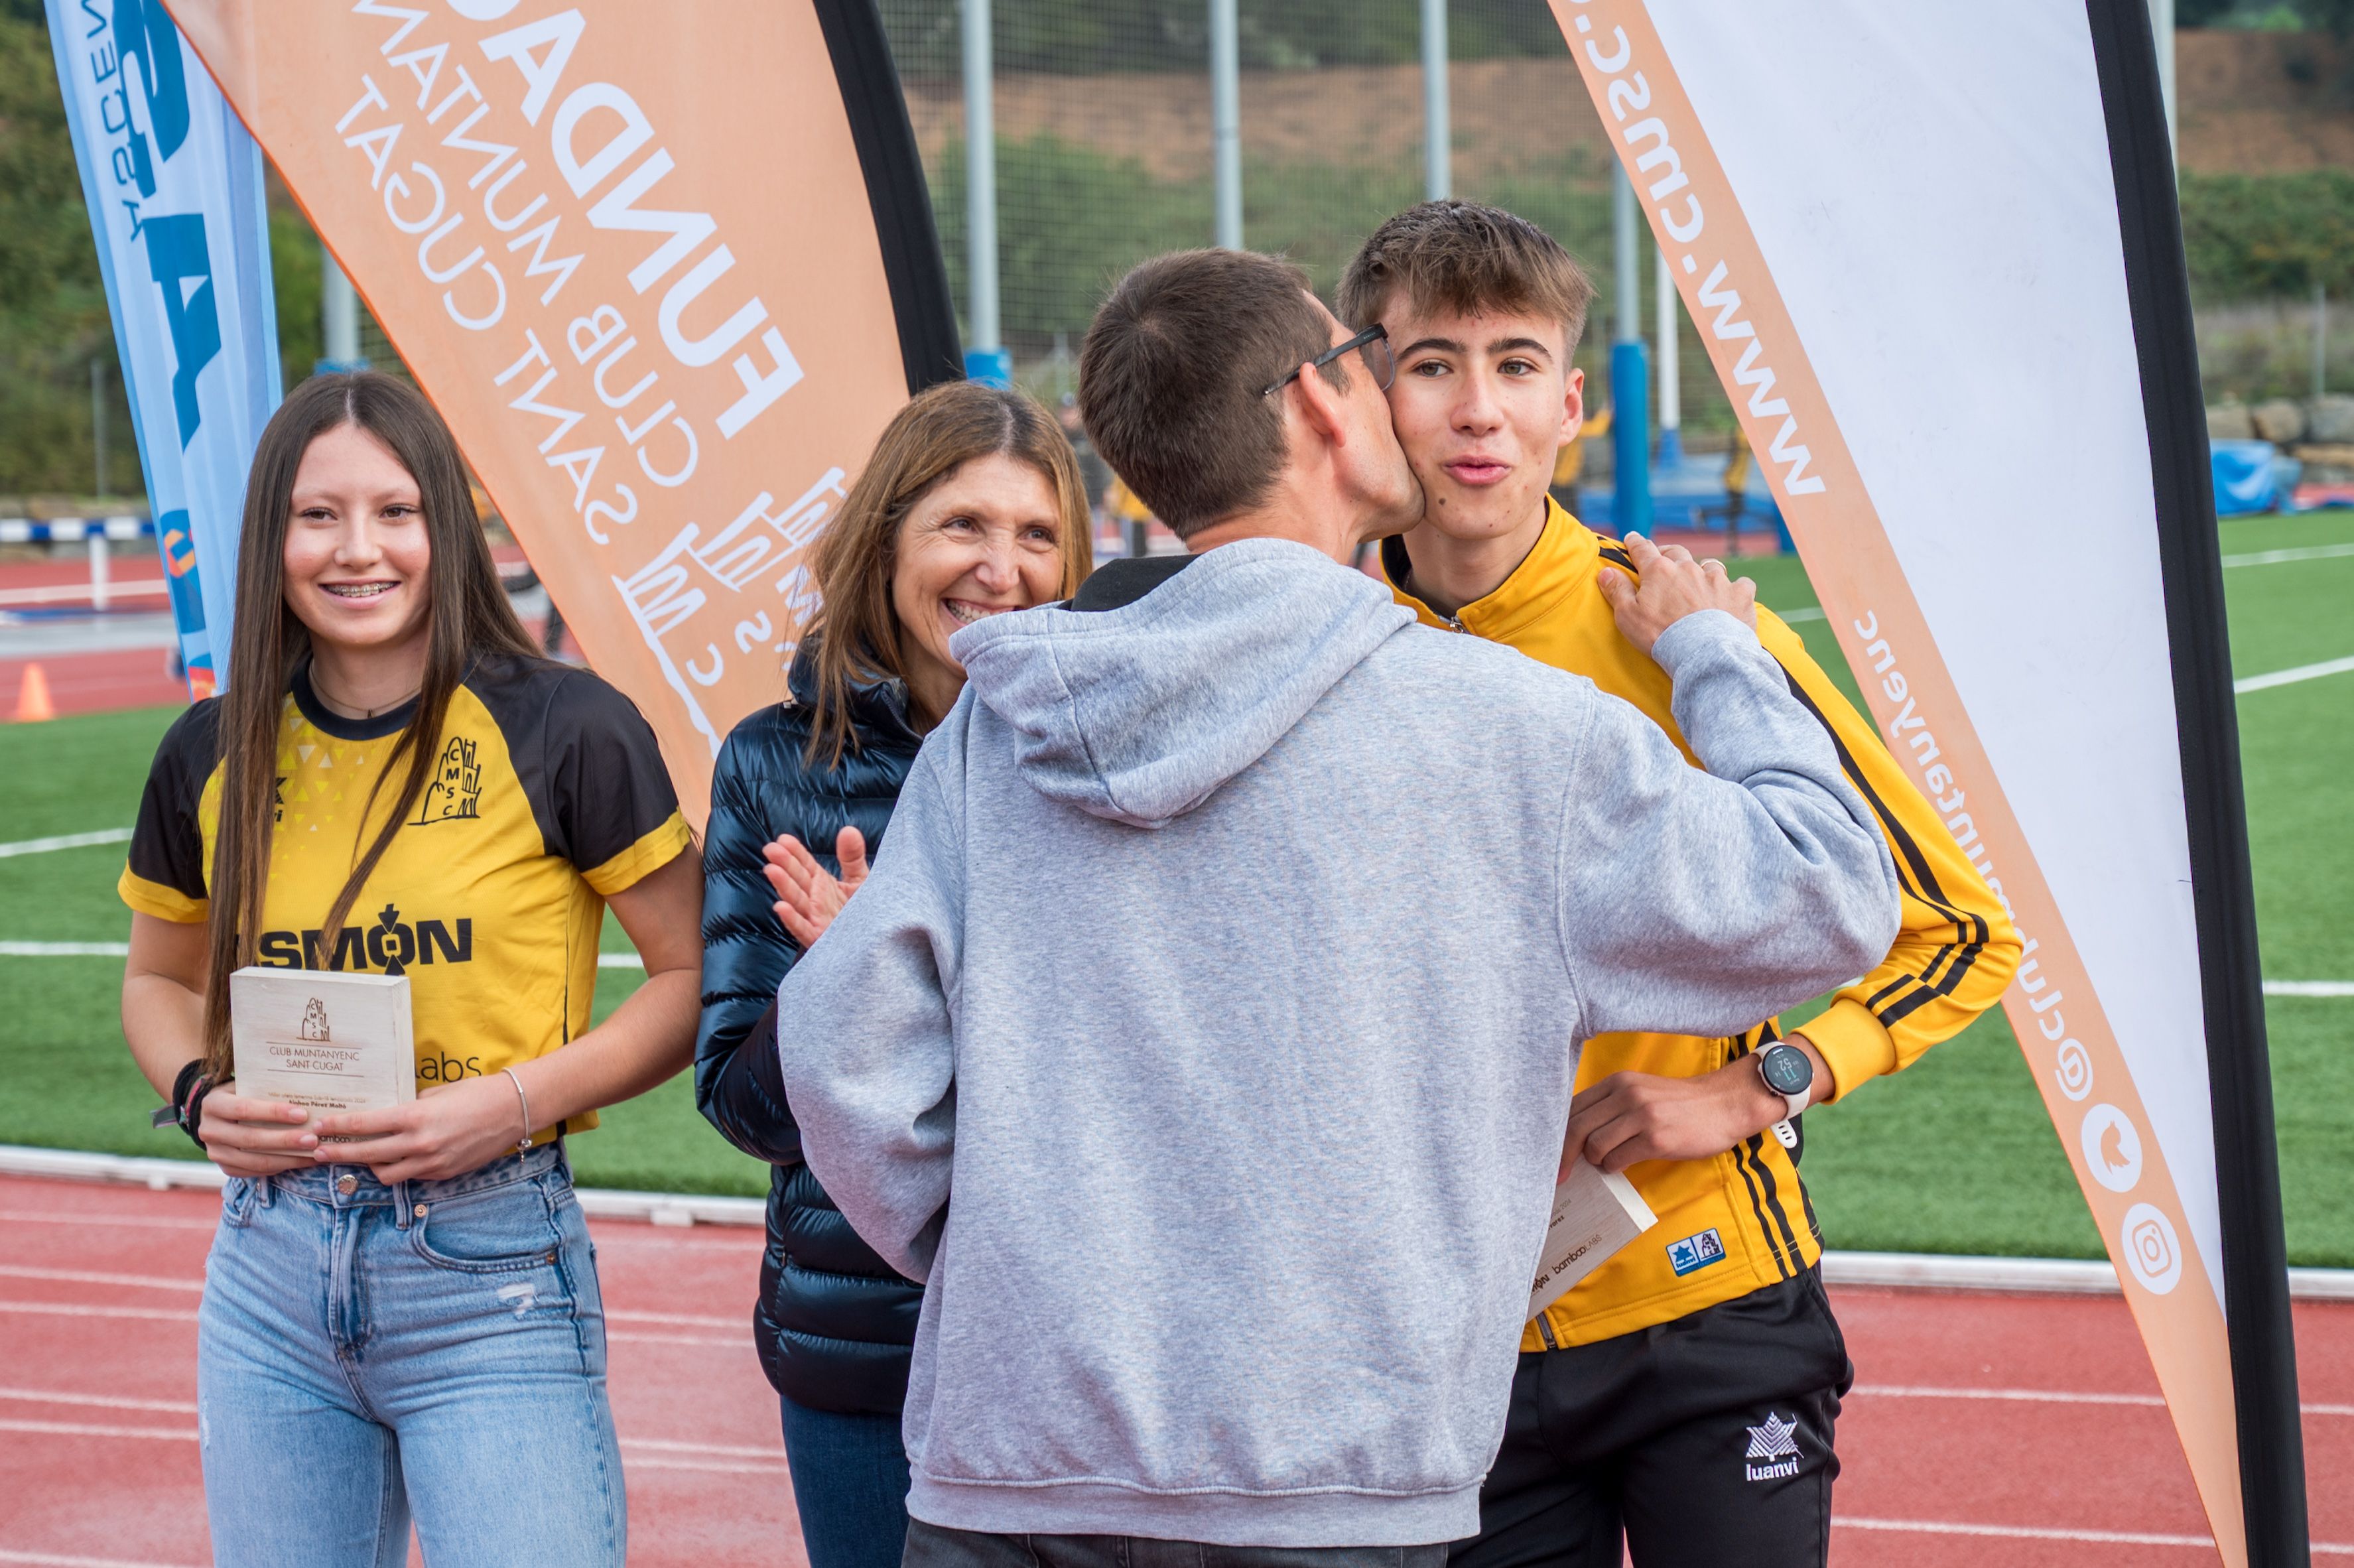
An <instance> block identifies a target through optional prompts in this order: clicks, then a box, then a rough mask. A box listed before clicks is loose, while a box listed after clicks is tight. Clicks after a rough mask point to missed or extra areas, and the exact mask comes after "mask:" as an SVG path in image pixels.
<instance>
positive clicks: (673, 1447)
mask: <svg viewBox="0 0 2354 1568" xmlns="http://www.w3.org/2000/svg"><path fill="white" fill-rule="evenodd" d="M621 1446H622V1447H624V1448H646V1449H651V1450H652V1451H653V1452H654V1453H657V1454H701V1455H705V1456H708V1457H712V1458H719V1459H766V1460H769V1462H770V1463H772V1464H778V1465H781V1464H783V1463H784V1462H785V1451H784V1449H783V1448H782V1447H776V1448H751V1447H747V1446H744V1445H743V1444H740V1443H683V1442H678V1441H675V1440H673V1439H672V1438H668V1437H624V1438H622V1439H621Z"/></svg>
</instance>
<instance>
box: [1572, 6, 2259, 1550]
mask: <svg viewBox="0 0 2354 1568" xmlns="http://www.w3.org/2000/svg"><path fill="white" fill-rule="evenodd" d="M1553 11H1554V14H1555V16H1556V17H1557V19H1558V20H1559V21H1560V23H1561V25H1562V29H1563V33H1564V37H1566V38H1567V39H1568V41H1569V45H1570V48H1571V52H1572V54H1573V55H1574V56H1575V58H1576V60H1577V64H1578V68H1579V69H1580V71H1581V72H1582V73H1583V75H1584V77H1585V82H1586V86H1587V88H1588V89H1589V90H1590V91H1591V93H1592V95H1593V98H1594V101H1595V104H1596V109H1597V110H1598V111H1600V113H1601V115H1602V119H1603V123H1604V125H1605V127H1606V130H1607V131H1608V132H1610V134H1611V135H1612V137H1613V139H1614V141H1615V142H1616V143H1617V151H1618V154H1619V157H1620V159H1621V161H1622V163H1623V164H1625V165H1626V169H1627V173H1628V176H1629V178H1630V179H1631V180H1632V181H1633V183H1634V185H1635V187H1636V191H1637V193H1638V196H1639V197H1640V198H1641V199H1642V200H1643V202H1644V205H1645V207H1646V210H1647V213H1648V216H1649V222H1650V225H1651V228H1652V231H1653V234H1654V235H1655V237H1656V238H1657V239H1658V241H1659V247H1660V249H1661V251H1662V252H1663V253H1664V255H1665V258H1666V260H1667V263H1668V271H1669V274H1670V276H1672V277H1673V278H1674V279H1675V280H1676V283H1677V287H1678V289H1679V291H1681V294H1682V297H1683V302H1684V304H1685V306H1686V307H1687V308H1688V309H1689V310H1690V312H1691V316H1692V319H1693V322H1694V323H1695V324H1696V325H1697V327H1698V329H1699V333H1700V336H1701V339H1702V342H1703V343H1704V344H1706V345H1707V347H1708V351H1709V353H1710V355H1711V356H1712V360H1713V362H1714V364H1715V366H1716V368H1717V371H1718V373H1719V375H1720V376H1723V381H1724V384H1725V386H1726V387H1727V388H1728V389H1729V390H1730V391H1731V392H1732V394H1733V397H1734V407H1735V409H1736V412H1737V413H1738V415H1739V417H1740V418H1741V419H1742V421H1743V424H1744V428H1745V429H1746V431H1747V433H1748V436H1749V440H1750V441H1751V444H1752V445H1753V446H1754V447H1755V450H1756V452H1757V458H1758V464H1759V467H1760V469H1761V470H1762V471H1763V472H1764V473H1765V476H1766V478H1767V479H1768V481H1769V482H1771V484H1772V485H1773V488H1774V492H1775V495H1776V500H1777V501H1779V502H1780V503H1781V506H1782V510H1783V514H1784V515H1785V517H1786V518H1787V521H1788V524H1789V528H1790V533H1791V535H1792V537H1793V538H1794V539H1795V540H1796V542H1797V546H1798V548H1799V551H1800V553H1801V555H1802V556H1804V557H1805V559H1806V562H1807V567H1808V574H1809V576H1810V577H1812V578H1813V580H1814V582H1815V585H1816V586H1817V588H1819V590H1820V592H1821V596H1822V600H1823V604H1824V607H1825V609H1826V610H1827V611H1828V612H1829V619H1830V624H1831V626H1832V628H1833V629H1834V630H1836V632H1837V633H1838V635H1839V639H1840V646H1841V649H1842V651H1843V652H1845V654H1846V655H1847V658H1848V662H1849V663H1850V666H1851V667H1852V668H1853V669H1854V671H1855V673H1856V674H1857V677H1858V679H1859V680H1860V681H1861V683H1862V689H1863V694H1864V696H1865V698H1866V700H1867V701H1868V703H1869V704H1870V705H1871V708H1872V713H1873V715H1875V716H1876V717H1877V719H1878V720H1879V722H1880V725H1881V726H1882V736H1883V738H1884V739H1885V740H1886V741H1887V743H1888V745H1889V747H1890V749H1891V750H1892V752H1893V754H1894V755H1895V756H1896V757H1897V758H1898V759H1899V760H1900V761H1902V762H1904V763H1906V764H1907V765H1908V771H1909V772H1910V773H1911V774H1912V776H1913V779H1914V782H1915V783H1916V784H1917V785H1918V786H1919V788H1920V789H1921V790H1922V792H1923V793H1924V794H1925V796H1927V797H1928V798H1929V799H1930V800H1933V801H1934V802H1935V804H1936V806H1937V809H1938V810H1939V811H1940V813H1941V814H1942V815H1944V816H1945V819H1946V827H1947V829H1948V830H1949V831H1950V832H1952V833H1953V834H1954V836H1955V838H1956V842H1959V843H1960V844H1961V846H1962V847H1963V849H1964V850H1965V851H1966V852H1967V853H1968V854H1969V855H1970V856H1971V858H1972V860H1973V861H1974V862H1975V863H1977V864H1978V867H1979V869H1980V870H1981V871H1982V872H1984V873H1985V874H1987V876H1988V880H1989V882H1990V883H1991V884H1992V885H1993V886H1994V888H1995V890H1996V892H1997V893H1998V895H2000V896H2001V897H2002V898H2003V900H2004V902H2005V904H2006V906H2009V908H2010V909H2011V911H2012V913H2013V914H2014V916H2015V917H2016V918H2017V920H2018V923H2019V927H2020V933H2021V935H2022V936H2024V937H2026V938H2028V939H2029V941H2028V958H2027V959H2026V961H2025V962H2024V963H2023V964H2022V965H2021V968H2020V975H2019V979H2018V980H2017V981H2016V982H2015V983H2014V984H2013V986H2012V988H2011V991H2010V992H2009V995H2008V997H2007V998H2006V1001H2005V1006H2006V1010H2007V1012H2008V1013H2009V1018H2010V1021H2011V1023H2012V1026H2013V1028H2014V1030H2015V1032H2016V1033H2018V1035H2019V1038H2020V1044H2021V1047H2022V1049H2023V1050H2024V1051H2025V1053H2026V1055H2027V1058H2028V1061H2029V1063H2030V1065H2031V1066H2032V1067H2033V1068H2034V1070H2035V1075H2036V1078H2037V1080H2038V1083H2039V1085H2040V1086H2041V1089H2042V1092H2043V1097H2044V1102H2045V1105H2046V1107H2048V1109H2049V1110H2050V1111H2051V1113H2052V1119H2053V1122H2054V1124H2055V1126H2056V1127H2057V1128H2058V1130H2059V1133H2060V1138H2061V1142H2062V1145H2063V1146H2064V1147H2065V1148H2066V1150H2067V1151H2068V1158H2069V1160H2070V1162H2071V1163H2072V1165H2073V1167H2074V1169H2075V1171H2076V1174H2077V1177H2078V1181H2079V1183H2080V1185H2081V1186H2082V1188H2083V1190H2084V1195H2085V1198H2086V1201H2087V1202H2088V1204H2089V1205H2090V1207H2091V1209H2092V1212H2093V1214H2094V1219H2095V1220H2096V1222H2097V1223H2098V1224H2099V1226H2100V1229H2101V1234H2102V1235H2103V1237H2104V1239H2105V1242H2106V1244H2107V1246H2108V1250H2109V1254H2110V1256H2111V1258H2112V1259H2113V1260H2114V1261H2115V1265H2116V1268H2117V1273H2118V1276H2119V1277H2120V1278H2121V1279H2122V1280H2123V1281H2124V1282H2125V1286H2126V1299H2127V1301H2128V1302H2129V1303H2130V1305H2131V1306H2132V1308H2133V1310H2134V1313H2135V1316H2136V1318H2137V1322H2138V1324H2139V1326H2140V1328H2141V1330H2142V1334H2143V1338H2144V1340H2145V1341H2146V1342H2147V1345H2148V1347H2149V1350H2150V1353H2151V1360H2152V1362H2153V1364H2154V1366H2155V1367H2156V1370H2157V1372H2158V1380H2159V1383H2160V1384H2161V1386H2162V1387H2163V1388H2164V1389H2165V1392H2166V1396H2167V1400H2168V1404H2169V1405H2170V1406H2171V1408H2172V1411H2173V1414H2174V1417H2175V1424H2176V1429H2177V1431H2178V1433H2179V1436H2180V1437H2181V1439H2182V1443H2183V1446H2184V1449H2185V1452H2186V1454H2187V1455H2188V1457H2189V1458H2190V1467H2191V1470H2192V1473H2193V1475H2194V1477H2195V1478H2196V1479H2197V1481H2198V1484H2199V1488H2200V1496H2201V1498H2202V1500H2203V1501H2204V1503H2205V1505H2206V1508H2207V1511H2208V1515H2209V1518H2210V1520H2211V1521H2212V1523H2213V1526H2214V1529H2215V1535H2216V1540H2217V1542H2218V1543H2219V1545H2220V1546H2221V1549H2222V1552H2223V1556H2224V1559H2225V1561H2226V1562H2227V1563H2234V1564H2238V1563H2248V1562H2251V1561H2255V1562H2260V1563H2261V1562H2288V1561H2296V1560H2301V1558H2299V1556H2298V1553H2299V1552H2301V1551H2302V1543H2303V1540H2304V1534H2303V1531H2304V1521H2303V1514H2302V1491H2301V1489H2300V1488H2299V1486H2298V1484H2297V1482H2296V1478H2295V1475H2294V1471H2295V1468H2296V1466H2295V1454H2296V1441H2297V1439H2296V1389H2295V1383H2294V1376H2293V1372H2287V1373H2286V1374H2285V1373H2284V1369H2287V1368H2290V1367H2292V1366H2293V1357H2292V1355H2291V1353H2290V1351H2289V1347H2288V1344H2287V1312H2286V1294H2285V1277H2283V1271H2282V1269H2281V1268H2280V1266H2279V1260H2280V1257H2281V1240H2280V1231H2279V1209H2278V1195H2277V1177H2276V1173H2275V1171H2274V1164H2273V1160H2274V1156H2273V1152H2272V1148H2271V1141H2270V1139H2271V1111H2270V1101H2269V1090H2268V1087H2265V1086H2264V1083H2265V1079H2264V1074H2265V1067H2264V1035H2263V1025H2262V1013H2261V1001H2260V999H2259V997H2258V993H2257V980H2256V967H2255V961H2254V943H2253V909H2252V903H2251V900H2250V897H2249V893H2248V886H2247V857H2246V842H2245V833H2244V825H2243V823H2242V822H2241V821H2239V819H2238V816H2237V810H2238V800H2239V785H2238V774H2237V755H2236V746H2235V729H2234V722H2235V721H2234V719H2233V716H2232V708H2231V697H2230V683H2229V664H2228V654H2227V653H2226V652H2225V644H2224V641H2223V639H2224V628H2223V623H2222V616H2221V573H2220V567H2219V563H2218V561H2217V546H2216V543H2215V538H2214V518H2213V506H2212V497H2211V494H2210V493H2209V492H2208V490H2207V488H2206V478H2205V472H2206V461H2207V454H2206V443H2205V433H2204V428H2203V424H2202V423H2201V422H2200V412H2199V390H2198V385H2197V366H2196V357H2195V348H2194V347H2193V346H2192V344H2191V343H2190V313H2189V295H2188V286H2187V281H2186V279H2185V276H2184V271H2183V263H2182V251H2181V238H2180V230H2179V218H2178V217H2177V215H2176V213H2175V210H2174V205H2173V189H2172V171H2171V164H2170V158H2169V154H2168V143H2167V140H2166V132H2165V127H2164V122H2163V120H2162V118H2160V117H2159V115H2158V111H2157V107H2156V104H2157V100H2156V92H2157V80H2156V74H2155V67H2154V59H2153V56H2152V54H2151V41H2150V37H2149V33H2148V24H2147V16H2146V14H2144V13H2143V12H2142V11H2141V10H2140V0H2093V3H2092V4H2090V5H2084V6H2077V5H2053V4H2051V3H2050V0H1986V3H1984V4H1979V5H1969V6H1951V5H1895V6H1892V5H1885V4H1877V3H1873V0H1757V3H1754V4H1750V5H1740V6H1727V5H1712V4H1700V3H1697V0H1651V3H1650V4H1649V5H1645V4H1644V3H1643V0H1553ZM2055 433H2058V434H2060V435H2061V436H2062V439H2054V436H2055ZM1949 1132H1950V1137H1951V1139H1952V1142H1953V1158H1956V1159H1960V1160H1968V1159H1970V1158H1971V1155H1970V1151H1969V1140H1970V1134H1971V1129H1970V1128H1967V1127H1966V1126H1956V1127H1954V1128H1951V1129H1949ZM2227 1133H2228V1135H2229V1143H2228V1146H2227V1145H2226V1144H2225V1141H2224V1135H2225V1134H2227ZM2227 1217H2229V1218H2230V1222H2231V1223H2230V1224H2228V1225H2227V1223H2226V1222H2227ZM2227 1298H2229V1299H2230V1303H2231V1313H2230V1315H2229V1317H2230V1321H2229V1326H2228V1327H2227V1313H2226V1300H2227ZM2243 1317H2244V1319H2246V1320H2245V1321H2242V1320H2241V1319H2243ZM2284 1471H2287V1472H2289V1475H2288V1478H2287V1479H2285V1480H2284V1478H2283V1474H2282V1472H2284ZM2243 1483H2244V1489H2245V1496H2244V1498H2243ZM2243 1503H2244V1504H2245V1506H2244V1507H2243ZM2259 1547H2261V1550H2259V1549H2258V1548H2259Z"/></svg>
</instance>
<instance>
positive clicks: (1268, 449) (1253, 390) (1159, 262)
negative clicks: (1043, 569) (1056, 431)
mask: <svg viewBox="0 0 2354 1568" xmlns="http://www.w3.org/2000/svg"><path fill="white" fill-rule="evenodd" d="M1331 337H1332V332H1331V326H1330V325H1329V324H1328V323H1327V320H1326V318H1325V316H1324V315H1323V313H1321V312H1320V311H1319V310H1318V309H1317V308H1316V306H1315V304H1314V302H1312V301H1311V300H1310V298H1309V295H1308V278H1307V275H1306V274H1305V273H1303V272H1301V271H1300V270H1299V268H1297V267H1295V266H1293V265H1291V264H1290V263H1289V262H1288V261H1279V260H1276V259H1275V258H1274V257H1272V256H1259V255H1255V254H1253V253H1252V252H1250V251H1247V250H1180V251H1175V252H1173V253H1172V254H1170V255H1166V256H1156V257H1154V258H1153V259H1152V260H1150V261H1146V262H1142V263H1140V265H1138V266H1137V267H1136V268H1135V269H1134V270H1131V271H1130V272H1129V274H1128V276H1127V277H1125V278H1122V279H1121V280H1120V281H1119V283H1117V284H1116V285H1114V286H1113V289H1112V291H1111V295H1110V297H1109V298H1108V299H1107V300H1105V301H1104V302H1103V305H1102V307H1101V308H1100V309H1098V310H1097V312H1096V319H1095V321H1094V323H1092V324H1091V325H1090V326H1089V327H1088V328H1087V340H1086V341H1085V342H1084V343H1083V344H1080V347H1079V417H1080V418H1082V419H1084V420H1085V421H1086V422H1087V439H1088V440H1091V441H1093V442H1094V443H1095V448H1096V450H1097V452H1099V453H1101V454H1102V456H1103V460H1104V461H1106V462H1108V463H1109V464H1111V466H1112V471H1113V472H1115V473H1117V474H1119V477H1120V478H1121V479H1123V480H1125V481H1127V482H1128V487H1129V489H1130V490H1132V491H1134V492H1135V493H1137V495H1138V497H1139V498H1140V499H1141V500H1142V501H1143V503H1145V504H1146V505H1147V506H1150V508H1152V512H1153V515H1154V516H1156V517H1158V518H1160V519H1161V522H1162V523H1163V524H1167V525H1168V527H1169V529H1170V531H1171V532H1172V533H1173V534H1175V535H1177V536H1178V537H1179V538H1181V539H1182V538H1187V537H1190V536H1191V535H1193V534H1194V533H1196V532H1198V531H1199V530H1201V529H1203V528H1204V527H1207V526H1208V525H1209V524H1212V523H1214V522H1216V521H1217V520H1218V519H1219V518H1221V517H1228V516H1232V515H1233V514H1235V513H1237V512H1241V511H1244V510H1246V509H1247V508H1249V507H1251V506H1255V505H1257V503H1260V502H1261V501H1263V500H1265V499H1266V497H1267V492H1268V491H1269V490H1270V489H1272V488H1273V487H1274V484H1275V482H1276V479H1277V477H1278V475H1279V474H1281V473H1282V471H1283V465H1284V464H1285V463H1286V462H1288V461H1289V459H1290V452H1289V449H1288V445H1287V443H1286V440H1285V437H1284V428H1283V402H1282V399H1280V398H1277V397H1267V396H1265V391H1266V388H1267V386H1268V385H1269V384H1270V383H1272V382H1274V381H1276V380H1278V379H1280V378H1281V377H1282V376H1283V375H1284V373H1285V372H1287V371H1289V370H1292V369H1294V368H1296V367H1297V366H1300V365H1303V364H1305V363H1307V362H1308V361H1309V360H1311V359H1313V358H1315V357H1316V356H1317V355H1320V354H1322V353H1323V352H1324V351H1325V350H1326V349H1327V348H1329V347H1331ZM1322 374H1323V376H1324V377H1325V379H1326V381H1327V382H1328V383H1330V384H1331V385H1332V386H1334V387H1342V388H1345V387H1346V385H1347V372H1346V371H1345V370H1344V369H1342V368H1341V366H1339V365H1337V364H1335V365H1331V366H1325V367H1324V370H1323V373H1322Z"/></svg>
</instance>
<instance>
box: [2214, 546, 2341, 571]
mask: <svg viewBox="0 0 2354 1568" xmlns="http://www.w3.org/2000/svg"><path fill="white" fill-rule="evenodd" d="M2336 556H2354V545H2299V546H2296V547H2295V548H2294V549H2287V550H2252V551H2250V552H2249V553H2248V554H2246V555H2244V556H2224V557H2223V564H2224V565H2225V566H2227V567H2276V566H2278V565H2280V564H2281V563H2282V562H2284V561H2327V560H2330V559H2332V558H2334V557H2336Z"/></svg>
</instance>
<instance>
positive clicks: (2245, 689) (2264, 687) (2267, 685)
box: [2232, 659, 2354, 696]
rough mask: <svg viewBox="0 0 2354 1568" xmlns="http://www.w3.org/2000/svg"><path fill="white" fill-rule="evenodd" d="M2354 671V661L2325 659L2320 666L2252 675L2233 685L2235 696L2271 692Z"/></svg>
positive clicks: (2299, 666)
mask: <svg viewBox="0 0 2354 1568" xmlns="http://www.w3.org/2000/svg"><path fill="white" fill-rule="evenodd" d="M2349 670H2354V659H2324V660H2323V661H2322V662H2320V663H2318V664H2299V665H2298V666H2296V668H2295V669H2294V670H2274V672H2273V673H2271V674H2269V675H2250V676H2249V677H2248V678H2247V679H2246V680H2244V681H2234V682H2232V693H2233V694H2235V695H2238V696H2246V695H2247V694H2249V693H2250V692H2263V691H2269V690H2271V689H2272V688H2273V687H2274V686H2294V685H2296V683H2298V682H2300V681H2317V680H2319V679H2321V677H2322V676H2324V675H2342V674H2344V673H2346V672H2347V671H2349Z"/></svg>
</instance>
